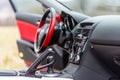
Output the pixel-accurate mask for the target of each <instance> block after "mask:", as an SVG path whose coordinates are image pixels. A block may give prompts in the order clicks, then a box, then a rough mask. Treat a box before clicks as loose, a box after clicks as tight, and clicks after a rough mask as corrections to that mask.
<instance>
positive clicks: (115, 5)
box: [57, 0, 120, 16]
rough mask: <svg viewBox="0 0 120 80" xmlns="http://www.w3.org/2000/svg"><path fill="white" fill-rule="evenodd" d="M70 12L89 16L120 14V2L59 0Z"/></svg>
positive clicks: (119, 0)
mask: <svg viewBox="0 0 120 80" xmlns="http://www.w3.org/2000/svg"><path fill="white" fill-rule="evenodd" d="M57 1H58V2H60V3H61V4H63V5H64V6H66V7H68V8H69V9H70V10H73V11H77V12H79V13H84V14H86V15H89V16H97V15H111V14H119V13H120V0H57Z"/></svg>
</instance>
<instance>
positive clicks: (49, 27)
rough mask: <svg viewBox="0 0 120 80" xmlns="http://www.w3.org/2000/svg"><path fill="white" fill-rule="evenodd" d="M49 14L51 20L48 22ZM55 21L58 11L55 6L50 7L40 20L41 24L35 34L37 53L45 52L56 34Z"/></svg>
mask: <svg viewBox="0 0 120 80" xmlns="http://www.w3.org/2000/svg"><path fill="white" fill-rule="evenodd" d="M49 14H50V15H49ZM48 16H49V17H50V21H49V22H47V17H48ZM55 23H56V11H55V9H54V8H48V9H47V10H46V12H45V13H44V15H43V17H42V19H41V20H40V24H39V26H38V27H39V28H38V30H37V32H36V35H35V41H34V50H35V52H36V53H40V52H43V51H44V50H45V49H46V47H47V46H48V45H49V44H50V41H51V39H52V36H53V34H54V28H55Z"/></svg>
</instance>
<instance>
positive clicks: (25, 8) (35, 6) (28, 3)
mask: <svg viewBox="0 0 120 80" xmlns="http://www.w3.org/2000/svg"><path fill="white" fill-rule="evenodd" d="M12 2H13V4H14V6H15V8H16V10H17V11H18V12H29V13H36V14H43V9H42V5H41V4H40V3H39V2H38V1H36V0H12Z"/></svg>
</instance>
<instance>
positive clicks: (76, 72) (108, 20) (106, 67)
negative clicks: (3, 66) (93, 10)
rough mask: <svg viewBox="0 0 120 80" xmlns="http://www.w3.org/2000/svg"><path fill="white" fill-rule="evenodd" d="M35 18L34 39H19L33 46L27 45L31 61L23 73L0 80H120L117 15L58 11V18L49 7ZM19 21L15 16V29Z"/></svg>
mask: <svg viewBox="0 0 120 80" xmlns="http://www.w3.org/2000/svg"><path fill="white" fill-rule="evenodd" d="M19 16H20V15H19ZM21 16H23V15H21ZM27 16H28V15H27ZM24 17H26V16H24ZM37 18H38V17H37ZM39 18H40V20H39V24H38V27H35V28H32V29H35V30H36V32H33V33H34V35H32V34H30V35H32V37H33V36H34V42H33V38H31V37H27V38H26V37H24V36H21V38H22V39H23V40H24V41H23V42H25V40H27V39H28V40H31V43H34V45H31V43H30V44H29V43H27V44H29V45H31V46H32V47H33V49H34V51H35V53H36V54H37V56H36V55H35V57H36V58H35V61H34V62H33V63H32V65H30V67H29V68H28V69H27V70H20V71H8V70H7V71H6V70H2V71H0V78H2V79H6V78H4V77H5V76H7V77H9V78H10V79H13V76H14V79H15V78H18V79H24V80H32V79H33V80H34V79H35V80H38V79H39V80H40V79H41V80H120V37H119V35H120V31H119V30H120V23H119V21H120V16H119V15H102V16H95V17H90V16H86V15H84V14H79V13H76V12H74V11H62V12H61V13H60V15H59V18H58V16H57V10H56V9H55V8H52V7H50V8H47V9H46V11H45V12H44V14H43V16H41V17H39ZM22 19H23V18H22ZM20 20H21V17H18V16H17V22H18V25H19V26H20V25H21V21H20ZM27 20H30V19H27ZM32 20H33V19H32ZM22 21H24V20H22ZM22 23H23V22H22ZM26 25H27V26H28V25H29V24H26ZM29 26H30V25H29ZM31 27H33V26H31ZM21 34H22V32H21ZM24 34H25V32H24ZM27 34H28V33H27ZM25 36H27V35H25ZM18 42H19V40H18ZM18 44H19V43H18ZM20 45H21V44H20ZM22 49H24V47H23V48H22ZM41 64H42V65H41ZM30 78H32V79H30ZM16 80H17V79H16Z"/></svg>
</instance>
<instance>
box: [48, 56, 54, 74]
mask: <svg viewBox="0 0 120 80" xmlns="http://www.w3.org/2000/svg"><path fill="white" fill-rule="evenodd" d="M52 61H54V57H53V56H48V57H47V63H48V64H49V63H50V62H52ZM53 64H54V63H53ZM53 64H51V65H50V66H48V69H47V73H54V70H53Z"/></svg>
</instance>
